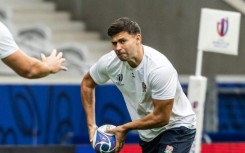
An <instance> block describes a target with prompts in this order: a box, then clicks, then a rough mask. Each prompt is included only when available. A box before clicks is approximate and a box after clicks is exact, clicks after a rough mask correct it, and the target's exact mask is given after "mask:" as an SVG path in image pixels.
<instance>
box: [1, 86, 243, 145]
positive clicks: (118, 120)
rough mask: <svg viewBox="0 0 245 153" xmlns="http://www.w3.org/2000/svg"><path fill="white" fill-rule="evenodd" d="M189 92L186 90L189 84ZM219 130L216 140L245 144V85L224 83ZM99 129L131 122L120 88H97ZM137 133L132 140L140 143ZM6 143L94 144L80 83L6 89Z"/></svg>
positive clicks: (3, 109) (3, 106)
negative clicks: (243, 142) (88, 126)
mask: <svg viewBox="0 0 245 153" xmlns="http://www.w3.org/2000/svg"><path fill="white" fill-rule="evenodd" d="M183 87H184V90H186V88H187V87H186V86H183ZM217 87H218V88H219V89H220V88H222V91H223V92H219V93H218V99H219V101H218V110H219V111H218V112H217V115H218V119H219V122H218V132H216V133H208V134H209V136H210V137H211V138H212V140H213V141H245V135H244V134H243V133H245V122H244V121H245V120H244V116H245V94H244V92H243V91H245V90H244V89H245V85H244V84H219V85H218V86H217ZM96 101H97V102H96V121H97V125H98V126H100V125H103V124H114V125H120V124H123V123H126V122H128V121H130V118H129V115H128V112H127V109H126V106H125V103H124V100H123V98H122V95H121V93H120V92H119V90H118V89H117V88H116V87H115V86H114V85H110V84H108V85H103V86H98V87H97V88H96ZM137 141H138V135H137V132H136V131H132V132H130V133H129V135H128V137H127V139H126V142H134V143H135V142H137ZM0 144H21V145H22V144H28V145H38V144H89V139H88V133H87V124H86V119H85V115H84V111H83V107H82V104H81V98H80V85H79V84H76V85H70V84H59V85H58V84H55V85H48V84H44V85H39V84H37V85H35V84H21V85H13V84H4V85H0Z"/></svg>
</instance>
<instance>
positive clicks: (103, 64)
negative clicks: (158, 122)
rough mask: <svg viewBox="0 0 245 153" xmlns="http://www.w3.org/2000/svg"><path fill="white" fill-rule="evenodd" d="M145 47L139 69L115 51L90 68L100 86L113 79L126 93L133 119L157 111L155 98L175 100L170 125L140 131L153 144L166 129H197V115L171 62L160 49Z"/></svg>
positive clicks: (145, 139) (142, 137)
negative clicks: (154, 105)
mask: <svg viewBox="0 0 245 153" xmlns="http://www.w3.org/2000/svg"><path fill="white" fill-rule="evenodd" d="M143 47H144V56H143V59H142V61H141V63H140V65H138V66H137V67H136V68H132V67H130V65H129V64H128V63H127V62H123V61H121V60H120V59H119V58H118V57H117V55H116V53H115V52H114V51H111V52H109V53H107V54H106V55H104V56H102V57H101V58H100V59H99V61H98V62H97V63H96V64H94V65H93V66H92V67H91V69H90V75H91V77H92V78H93V80H94V81H95V82H96V83H97V84H103V83H105V82H107V81H108V80H109V79H111V81H112V82H113V83H115V85H116V86H117V87H118V88H119V90H120V91H121V92H122V95H123V97H124V100H125V102H126V106H127V109H128V111H129V114H130V117H131V119H132V120H137V119H140V118H143V117H144V116H146V115H147V114H149V113H151V112H153V101H152V100H153V99H158V100H167V99H174V105H173V109H172V114H171V117H170V122H169V124H168V125H166V126H163V127H160V128H154V129H148V130H138V132H139V135H140V138H141V139H142V140H143V141H147V142H149V141H151V140H152V139H154V138H155V137H156V136H158V135H159V134H160V133H162V132H163V131H165V130H166V129H169V128H173V127H180V126H185V127H187V128H191V129H193V128H195V124H196V116H195V114H194V112H193V110H192V107H191V104H190V102H189V100H188V99H187V97H186V95H185V94H184V92H183V90H182V87H181V85H180V83H179V80H178V74H177V72H176V70H175V68H174V67H173V66H172V64H171V63H170V62H169V60H168V59H167V58H166V57H165V56H164V55H163V54H161V53H160V52H158V51H157V50H155V49H153V48H150V47H148V46H145V45H144V46H143Z"/></svg>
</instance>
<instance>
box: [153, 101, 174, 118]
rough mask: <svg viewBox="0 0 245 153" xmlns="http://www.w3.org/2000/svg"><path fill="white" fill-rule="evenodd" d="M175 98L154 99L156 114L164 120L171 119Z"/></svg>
mask: <svg viewBox="0 0 245 153" xmlns="http://www.w3.org/2000/svg"><path fill="white" fill-rule="evenodd" d="M173 103H174V99H167V100H156V99H154V100H153V105H154V111H153V113H154V114H155V115H158V116H160V118H162V119H163V120H164V121H169V119H170V115H171V113H172V108H173Z"/></svg>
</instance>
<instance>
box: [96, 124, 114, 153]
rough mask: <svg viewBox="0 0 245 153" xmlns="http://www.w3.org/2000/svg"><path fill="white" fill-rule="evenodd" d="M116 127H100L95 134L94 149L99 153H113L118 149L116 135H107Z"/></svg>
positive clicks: (107, 125) (108, 125)
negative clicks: (108, 131) (107, 131)
mask: <svg viewBox="0 0 245 153" xmlns="http://www.w3.org/2000/svg"><path fill="white" fill-rule="evenodd" d="M115 127H116V126H114V125H110V124H106V125H102V126H100V127H99V128H98V129H97V130H96V131H95V134H94V138H93V148H94V150H95V151H96V152H97V153H113V152H114V150H115V148H116V138H115V135H114V134H110V133H105V131H106V130H108V129H113V128H115Z"/></svg>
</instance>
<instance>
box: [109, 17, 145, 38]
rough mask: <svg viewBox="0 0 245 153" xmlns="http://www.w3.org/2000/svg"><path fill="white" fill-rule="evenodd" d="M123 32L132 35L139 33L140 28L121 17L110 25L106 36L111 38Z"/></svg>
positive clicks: (126, 18) (135, 23) (133, 22)
mask: <svg viewBox="0 0 245 153" xmlns="http://www.w3.org/2000/svg"><path fill="white" fill-rule="evenodd" d="M123 31H125V32H128V33H129V34H134V35H135V34H140V33H141V30H140V26H139V25H138V23H137V22H135V21H132V20H130V19H129V18H128V17H122V18H119V19H117V20H115V21H114V22H113V23H112V24H111V26H110V27H109V28H108V31H107V34H108V36H110V37H112V36H115V35H116V34H118V33H120V32H123Z"/></svg>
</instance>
